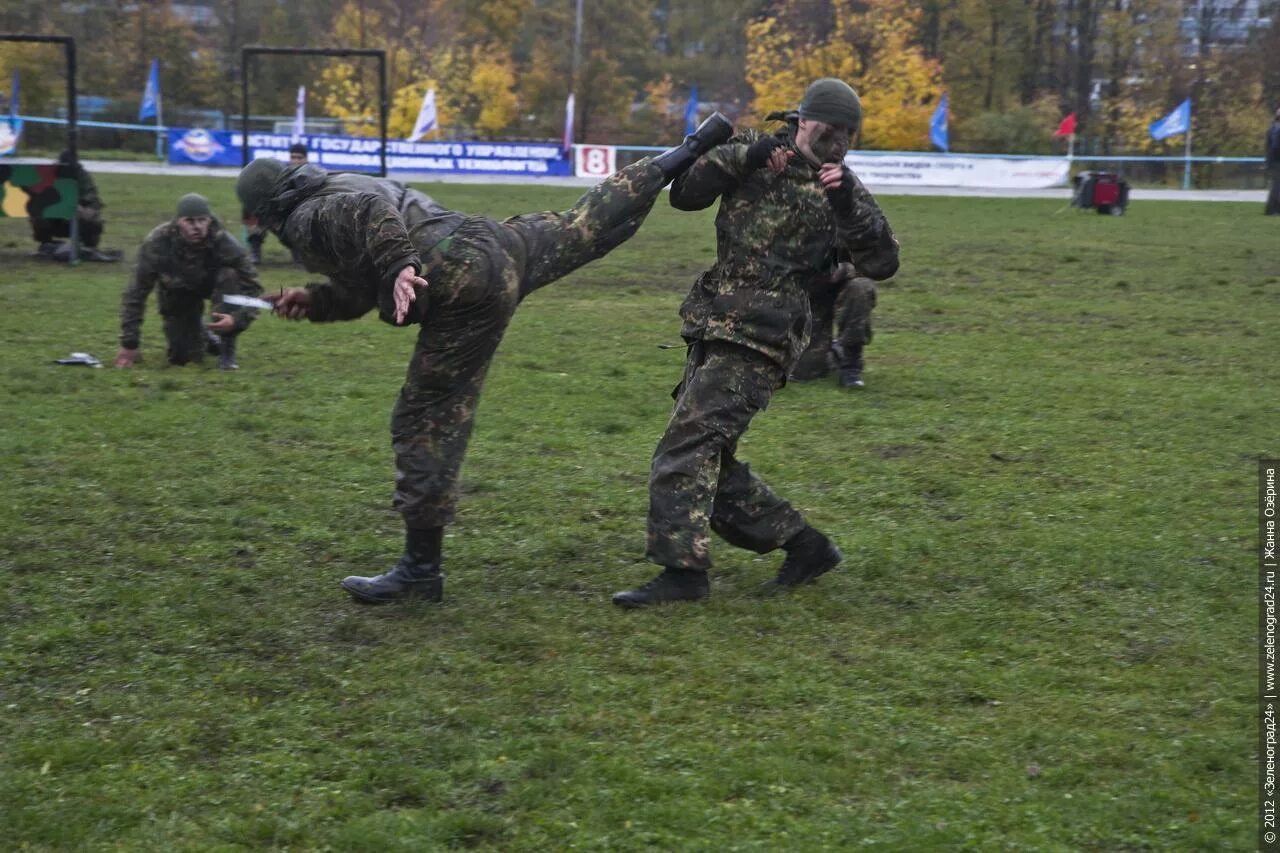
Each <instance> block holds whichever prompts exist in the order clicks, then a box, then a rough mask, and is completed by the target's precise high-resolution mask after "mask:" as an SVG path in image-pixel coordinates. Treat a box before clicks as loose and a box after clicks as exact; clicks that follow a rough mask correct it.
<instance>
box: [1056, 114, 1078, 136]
mask: <svg viewBox="0 0 1280 853" xmlns="http://www.w3.org/2000/svg"><path fill="white" fill-rule="evenodd" d="M1075 132H1076V114H1075V113H1072V114H1071V115H1069V116H1067V117H1066V118H1064V119H1063V120H1062V124H1060V125H1058V129H1057V130H1055V131H1054V133H1053V135H1054V136H1071V135H1072V134H1074V133H1075Z"/></svg>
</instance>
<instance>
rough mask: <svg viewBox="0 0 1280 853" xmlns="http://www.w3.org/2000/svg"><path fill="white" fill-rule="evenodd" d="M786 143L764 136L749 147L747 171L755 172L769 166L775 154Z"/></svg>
mask: <svg viewBox="0 0 1280 853" xmlns="http://www.w3.org/2000/svg"><path fill="white" fill-rule="evenodd" d="M786 144H787V143H786V142H785V141H784V140H782V139H779V138H778V137H776V136H762V137H760V138H759V139H757V140H756V141H755V142H753V143H751V144H750V145H749V146H747V161H746V165H747V171H748V172H754V171H756V170H757V169H763V168H764V167H765V166H766V165H768V164H769V160H770V158H771V157H773V152H774V151H775V150H777V149H779V148H783V147H785V146H786Z"/></svg>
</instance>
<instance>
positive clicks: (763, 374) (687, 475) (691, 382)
mask: <svg viewBox="0 0 1280 853" xmlns="http://www.w3.org/2000/svg"><path fill="white" fill-rule="evenodd" d="M782 380H783V370H782V368H781V367H780V366H779V365H778V364H776V363H775V362H773V361H772V360H771V359H769V358H766V357H765V356H763V355H761V354H760V353H757V352H755V351H754V350H750V349H747V348H746V347H741V346H738V345H736V344H729V343H722V342H709V343H695V344H694V345H693V346H692V347H690V350H689V356H688V359H687V361H686V363H685V374H684V381H683V382H682V383H681V385H680V388H679V389H678V391H677V398H676V407H675V411H674V412H673V413H672V415H671V420H670V421H669V422H668V423H667V430H666V433H665V434H664V435H663V436H662V439H661V440H660V441H659V442H658V447H657V449H656V450H655V451H654V455H653V465H652V468H651V469H650V473H649V524H648V541H647V547H646V550H645V556H646V557H647V558H648V559H649V560H651V561H653V562H655V563H657V564H658V565H661V566H672V567H678V568H688V569H706V568H708V567H710V565H711V555H710V547H711V535H710V531H711V530H712V529H714V530H715V531H716V532H717V533H718V534H720V535H721V536H723V537H724V538H725V539H726V541H728V542H730V543H731V544H733V545H737V546H739V547H743V548H750V549H751V550H753V551H757V552H760V553H764V552H766V551H771V550H773V549H774V548H777V547H778V546H780V545H781V544H782V543H783V542H785V541H786V540H787V539H790V538H791V537H792V536H794V535H795V534H796V533H798V532H799V531H800V530H802V529H803V528H804V525H805V522H804V518H803V516H801V515H800V513H798V512H796V510H794V509H792V507H791V505H790V504H789V503H787V502H786V501H785V500H783V499H782V498H780V497H778V496H777V495H775V494H774V493H773V492H772V491H771V490H770V489H769V487H768V486H767V485H765V484H764V482H763V481H762V480H760V479H759V478H758V477H756V476H755V475H753V474H752V473H751V470H750V468H748V466H747V465H746V464H745V463H743V462H740V461H738V459H737V458H736V457H735V456H734V453H735V451H736V449H737V446H738V440H739V439H740V438H741V437H742V434H743V433H745V432H746V431H747V427H748V426H749V425H750V423H751V419H752V417H754V416H755V414H756V412H758V411H760V410H761V409H763V408H765V406H767V405H768V402H769V397H770V396H771V395H772V394H773V392H774V391H776V390H777V389H778V388H779V387H781V385H782Z"/></svg>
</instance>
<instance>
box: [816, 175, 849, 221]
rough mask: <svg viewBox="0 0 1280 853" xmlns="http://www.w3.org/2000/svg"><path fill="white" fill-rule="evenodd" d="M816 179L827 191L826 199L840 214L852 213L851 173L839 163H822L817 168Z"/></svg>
mask: <svg viewBox="0 0 1280 853" xmlns="http://www.w3.org/2000/svg"><path fill="white" fill-rule="evenodd" d="M818 180H819V181H821V182H822V188H823V189H824V190H826V192H827V201H829V202H830V203H831V206H832V208H834V209H835V212H836V213H838V214H840V215H841V216H848V215H849V214H851V213H853V192H852V190H853V180H852V173H850V172H847V171H845V168H844V166H843V165H842V164H840V163H823V164H822V167H821V168H820V169H818Z"/></svg>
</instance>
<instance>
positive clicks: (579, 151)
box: [573, 145, 618, 178]
mask: <svg viewBox="0 0 1280 853" xmlns="http://www.w3.org/2000/svg"><path fill="white" fill-rule="evenodd" d="M573 154H574V157H573V172H574V174H575V175H577V176H578V177H579V178H607V177H609V176H610V175H612V174H613V173H614V172H616V171H617V170H618V149H617V148H615V147H614V146H612V145H575V146H573Z"/></svg>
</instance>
